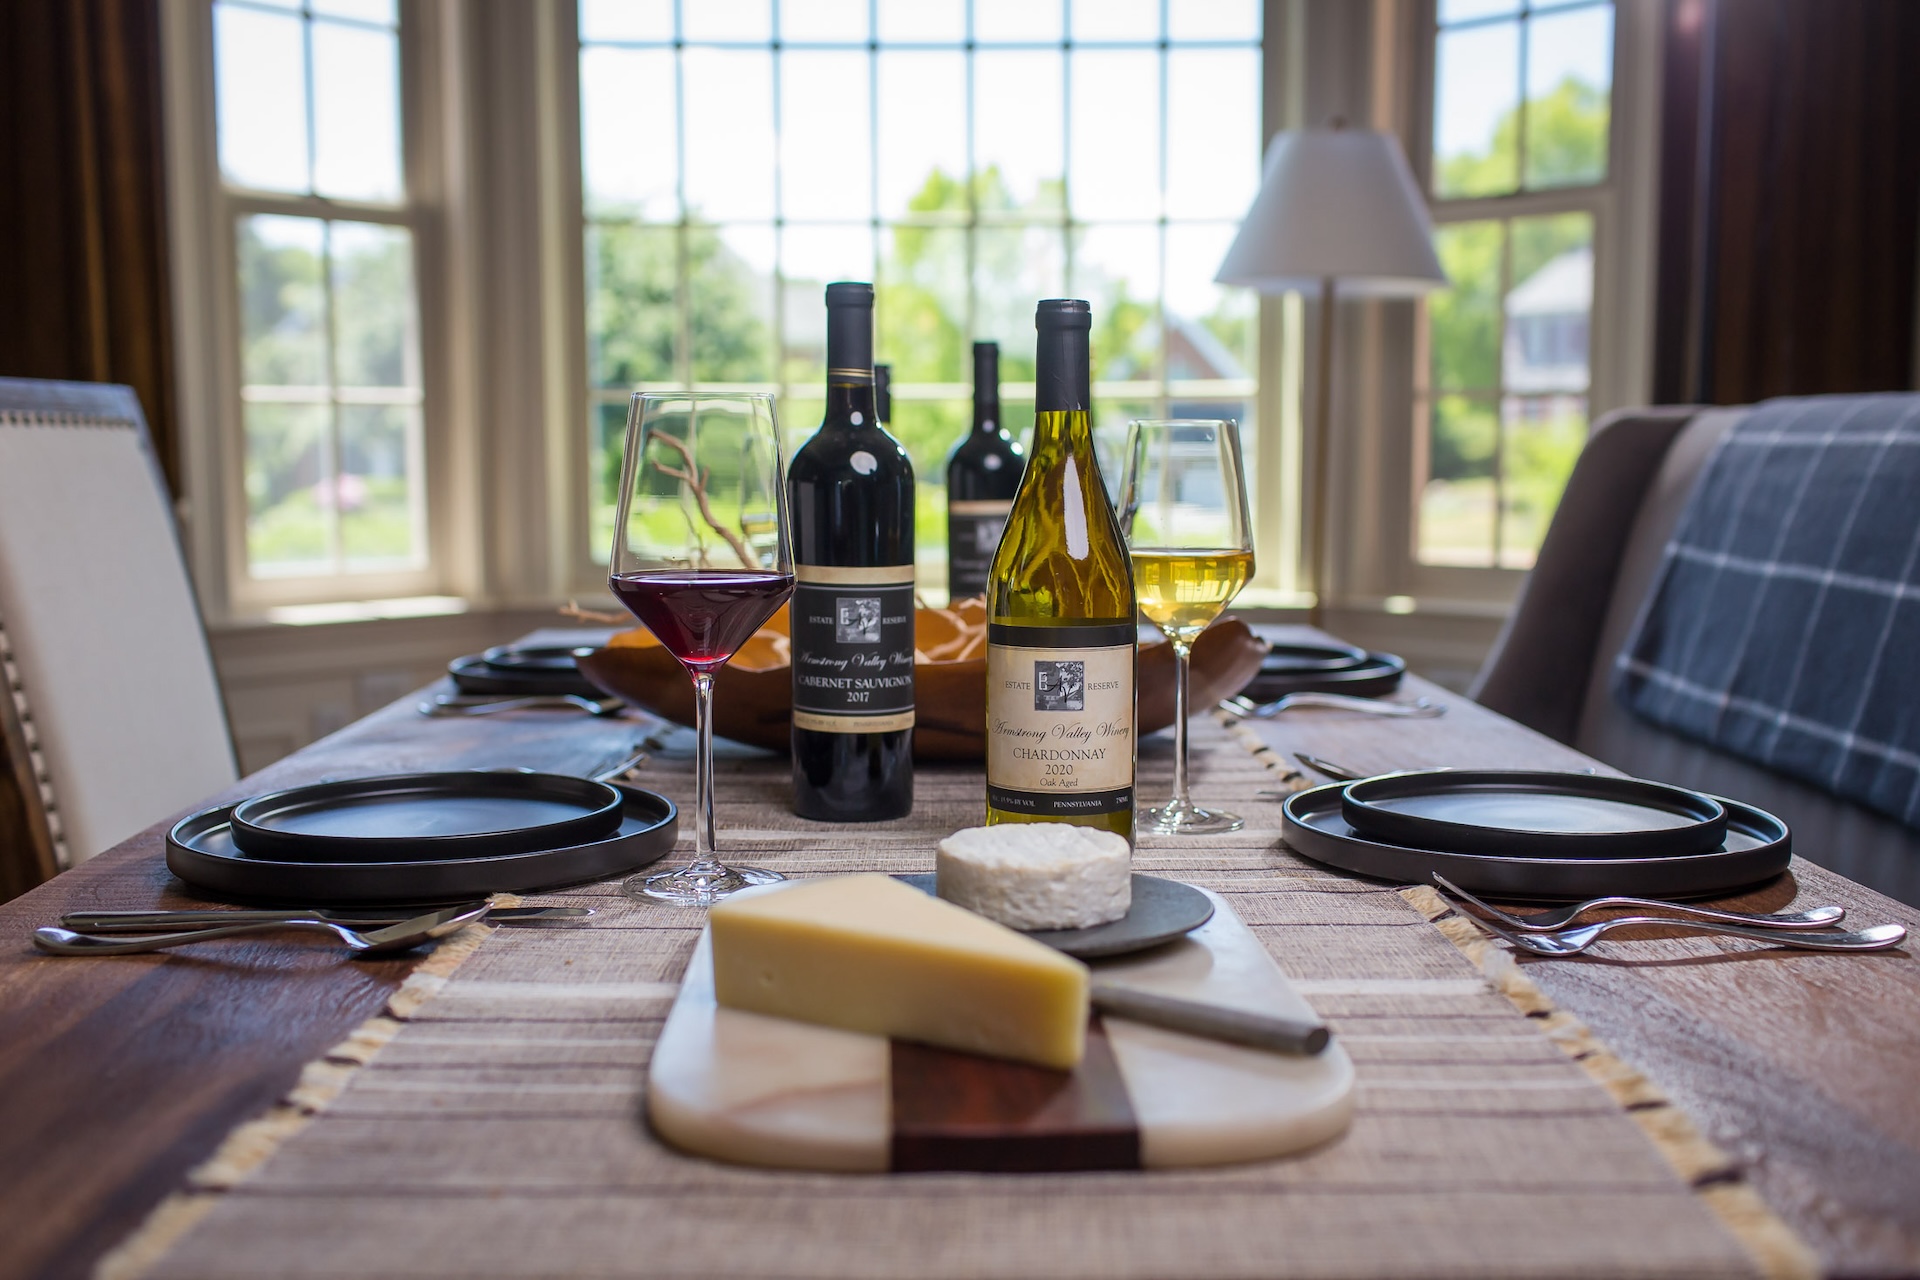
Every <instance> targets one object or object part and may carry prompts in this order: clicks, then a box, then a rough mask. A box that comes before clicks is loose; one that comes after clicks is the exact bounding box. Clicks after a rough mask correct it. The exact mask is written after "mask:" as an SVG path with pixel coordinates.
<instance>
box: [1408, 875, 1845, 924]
mask: <svg viewBox="0 0 1920 1280" xmlns="http://www.w3.org/2000/svg"><path fill="white" fill-rule="evenodd" d="M1433 882H1434V884H1436V885H1438V886H1439V887H1440V889H1441V891H1442V892H1443V893H1445V894H1446V895H1447V896H1448V897H1452V898H1458V899H1460V900H1461V901H1462V902H1466V903H1470V904H1472V905H1473V906H1474V907H1476V908H1478V909H1479V910H1481V911H1484V912H1486V913H1487V914H1488V915H1490V916H1492V917H1493V918H1494V919H1496V920H1498V921H1499V922H1500V923H1501V924H1504V925H1506V926H1507V927H1508V928H1511V929H1518V930H1520V932H1522V933H1554V932H1557V931H1558V930H1560V929H1564V928H1565V927H1566V926H1568V925H1570V924H1572V923H1573V922H1574V921H1575V920H1577V919H1578V918H1580V917H1581V916H1583V915H1585V914H1586V913H1587V912H1589V911H1593V910H1596V909H1597V908H1600V907H1648V908H1651V909H1653V910H1656V911H1670V912H1672V913H1674V914H1675V915H1677V916H1685V917H1686V918H1688V919H1690V920H1719V921H1723V922H1725V923H1727V924H1744V925H1751V926H1753V927H1754V928H1756V929H1824V928H1826V927H1827V926H1828V925H1830V924H1835V923H1838V922H1839V921H1840V920H1841V919H1842V918H1843V917H1844V916H1845V915H1846V914H1847V909H1846V908H1845V907H1813V908H1811V909H1810V910H1807V911H1791V912H1782V913H1780V914H1779V915H1754V914H1752V913H1749V912H1746V911H1721V910H1719V909H1717V908H1715V907H1699V906H1695V905H1693V904H1692V903H1689V902H1667V901H1664V900H1662V899H1660V898H1627V897H1621V896H1619V895H1617V894H1616V895H1610V896H1608V897H1604V898H1589V899H1588V900H1587V901H1585V902H1576V903H1575V904H1573V905H1572V906H1570V907H1555V908H1553V909H1552V910H1550V911H1542V912H1540V913H1539V914H1537V915H1530V916H1516V915H1512V914H1510V913H1508V912H1505V911H1502V910H1501V909H1500V908H1498V907H1496V906H1494V905H1493V904H1492V903H1488V902H1482V901H1481V900H1480V899H1478V898H1476V897H1474V896H1473V895H1472V894H1470V893H1468V892H1467V891H1466V890H1465V889H1462V888H1461V887H1460V886H1459V885H1457V884H1455V883H1453V881H1451V880H1449V879H1447V878H1446V877H1445V876H1443V875H1441V874H1440V873H1439V872H1438V871H1436V872H1434V873H1433Z"/></svg>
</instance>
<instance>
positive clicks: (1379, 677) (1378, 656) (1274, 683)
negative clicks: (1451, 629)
mask: <svg viewBox="0 0 1920 1280" xmlns="http://www.w3.org/2000/svg"><path fill="white" fill-rule="evenodd" d="M1406 672H1407V664H1406V663H1405V662H1402V661H1401V660H1400V659H1399V658H1396V657H1395V656H1394V655H1392V654H1390V653H1369V652H1367V651H1366V650H1365V649H1359V648H1355V647H1354V646H1353V645H1346V644H1289V643H1284V642H1281V641H1275V642H1274V643H1273V644H1272V646H1270V648H1269V649H1268V652H1267V656H1266V657H1265V658H1263V659H1261V661H1260V674H1259V675H1257V676H1255V677H1254V678H1253V680H1252V681H1251V682H1250V683H1249V684H1248V685H1247V687H1246V688H1245V689H1243V690H1241V693H1242V694H1243V695H1245V696H1246V697H1249V698H1252V699H1253V700H1254V701H1255V702H1270V701H1272V700H1273V699H1275V698H1279V697H1283V696H1285V695H1286V694H1289V693H1345V694H1351V695H1353V696H1354V697H1356V698H1378V697H1383V696H1385V695H1386V694H1389V693H1392V692H1393V691H1394V690H1395V689H1397V688H1399V687H1400V677H1401V676H1403V675H1405V674H1406Z"/></svg>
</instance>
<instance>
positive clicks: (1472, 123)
mask: <svg viewBox="0 0 1920 1280" xmlns="http://www.w3.org/2000/svg"><path fill="white" fill-rule="evenodd" d="M1434 62H1435V76H1434V78H1435V90H1434V112H1433V156H1434V162H1433V189H1434V192H1435V194H1437V195H1442V196H1480V195H1497V194H1499V193H1501V192H1505V191H1512V190H1513V189H1514V188H1515V186H1516V185H1517V184H1518V182H1519V156H1518V152H1517V150H1516V143H1517V138H1518V132H1519V123H1518V117H1519V107H1520V24H1519V23H1517V22H1498V23H1495V24H1493V25H1491V26H1486V27H1468V28H1467V29H1465V30H1463V31H1442V32H1441V33H1440V36H1439V40H1438V48H1437V50H1436V52H1435V55H1434Z"/></svg>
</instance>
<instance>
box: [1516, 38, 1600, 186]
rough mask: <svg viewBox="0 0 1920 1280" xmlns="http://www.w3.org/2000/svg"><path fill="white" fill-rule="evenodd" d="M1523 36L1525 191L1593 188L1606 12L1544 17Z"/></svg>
mask: <svg viewBox="0 0 1920 1280" xmlns="http://www.w3.org/2000/svg"><path fill="white" fill-rule="evenodd" d="M1527 28H1528V29H1527V186H1528V187H1529V188H1538V187H1564V186H1571V185H1575V184H1578V183H1584V182H1600V181H1602V180H1604V179H1605V178H1606V176H1607V127H1608V116H1609V114H1610V113H1609V106H1610V100H1611V95H1612V90H1613V6H1611V5H1600V6H1598V7H1596V8H1592V9H1575V10H1572V11H1571V12H1568V13H1556V14H1547V15H1544V16H1541V17H1537V18H1534V19H1532V20H1531V21H1530V22H1529V23H1528V24H1527Z"/></svg>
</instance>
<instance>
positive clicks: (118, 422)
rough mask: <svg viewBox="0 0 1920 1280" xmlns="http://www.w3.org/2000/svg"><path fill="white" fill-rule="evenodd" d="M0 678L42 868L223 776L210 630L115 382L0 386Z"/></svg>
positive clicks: (140, 426)
mask: <svg viewBox="0 0 1920 1280" xmlns="http://www.w3.org/2000/svg"><path fill="white" fill-rule="evenodd" d="M0 680H3V681H4V686H5V688H4V696H6V697H7V700H8V703H9V705H8V707H7V711H8V713H9V714H7V715H4V716H0V721H6V722H10V723H8V724H6V726H5V727H6V730H7V731H6V735H5V736H6V742H5V743H4V745H5V746H7V748H8V755H9V757H10V759H9V764H10V765H11V772H12V775H13V777H14V779H15V781H16V783H23V784H24V787H25V790H26V791H27V793H28V794H27V795H26V797H25V798H26V800H27V802H28V804H27V807H28V809H29V810H30V811H31V812H30V813H29V814H28V815H27V817H28V827H29V833H28V834H29V836H30V837H31V836H34V835H36V834H37V837H38V839H37V841H36V843H41V844H43V845H44V846H45V847H44V848H42V849H41V850H39V851H38V854H39V860H40V861H41V862H42V869H43V870H46V869H63V868H65V867H68V866H71V865H73V864H75V863H77V862H81V861H83V860H85V859H87V858H90V857H92V856H93V855H94V854H96V853H99V852H100V851H101V850H103V849H106V848H108V847H109V846H111V845H113V844H116V843H118V842H119V841H121V840H124V839H125V838H127V837H128V836H130V835H132V834H134V833H135V832H137V831H139V830H141V829H142V828H144V827H146V826H149V825H151V824H152V823H154V822H157V821H159V820H160V819H162V818H165V817H167V816H168V815H169V814H172V813H174V812H176V811H178V810H180V809H183V808H185V807H187V806H188V805H191V804H192V803H193V802H195V801H196V800H199V799H201V798H202V797H203V796H206V795H207V794H209V793H210V792H213V791H217V790H219V789H220V788H222V787H225V786H227V785H229V784H230V783H232V782H233V781H234V778H235V777H236V769H235V765H234V754H233V741H232V737H231V735H230V733H229V732H228V728H227V721H226V712H225V708H224V707H223V705H222V703H221V699H220V686H219V684H218V682H217V681H216V680H215V678H214V670H213V659H212V655H211V654H210V653H209V651H208V648H207V636H206V631H205V628H204V627H203V626H202V625H201V620H200V614H199V610H198V608H197V607H196V605H195V602H194V595H193V588H192V585H191V584H190V582H189V581H188V578H187V569H186V563H185V561H184V559H183V558H182V555H181V551H180V542H179V538H178V536H177V534H176V532H175V529H174V523H173V517H172V513H171V511H170V510H169V508H168V502H167V497H166V487H165V484H164V482H163V480H162V478H161V474H160V469H159V466H158V464H157V462H156V460H155V458H154V454H153V448H152V445H151V443H150V442H149V440H148V436H147V426H146V420H145V418H144V417H143V416H142V415H141V412H140V402H139V400H138V399H137V398H136V397H135V396H134V394H133V391H132V389H130V388H128V387H118V386H102V385H97V384H93V383H75V382H39V381H27V380H22V379H13V378H0ZM23 754H24V758H22V755H23ZM47 861H50V862H51V863H52V867H51V868H47V867H46V866H45V863H46V862H47Z"/></svg>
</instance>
